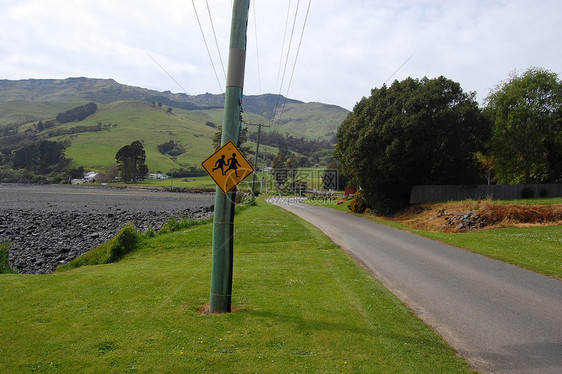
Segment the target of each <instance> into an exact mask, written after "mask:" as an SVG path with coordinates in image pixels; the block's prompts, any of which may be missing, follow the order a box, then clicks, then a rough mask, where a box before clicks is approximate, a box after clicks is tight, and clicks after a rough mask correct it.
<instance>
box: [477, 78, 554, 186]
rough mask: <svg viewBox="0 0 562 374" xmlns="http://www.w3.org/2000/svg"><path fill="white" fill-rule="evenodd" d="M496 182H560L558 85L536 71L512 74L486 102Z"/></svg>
mask: <svg viewBox="0 0 562 374" xmlns="http://www.w3.org/2000/svg"><path fill="white" fill-rule="evenodd" d="M485 113H486V114H487V115H488V117H489V118H490V120H491V121H492V122H493V124H494V133H493V138H492V141H491V150H492V154H493V156H494V160H495V165H494V171H495V173H496V179H497V181H498V182H499V183H531V182H535V183H536V182H538V183H541V182H557V183H560V182H561V181H562V82H561V81H560V79H559V78H558V75H557V74H555V73H553V72H551V71H548V70H545V69H539V68H530V69H528V70H526V71H525V72H523V73H522V74H519V75H518V74H516V73H513V74H512V75H511V76H510V78H509V79H508V80H507V81H505V82H502V83H500V84H499V85H498V86H497V87H496V89H495V90H494V91H492V93H491V94H490V95H489V96H488V98H487V106H486V109H485Z"/></svg>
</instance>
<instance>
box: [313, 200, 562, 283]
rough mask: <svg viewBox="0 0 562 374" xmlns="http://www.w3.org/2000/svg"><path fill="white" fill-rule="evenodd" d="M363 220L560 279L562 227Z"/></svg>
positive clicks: (332, 204)
mask: <svg viewBox="0 0 562 374" xmlns="http://www.w3.org/2000/svg"><path fill="white" fill-rule="evenodd" d="M561 202H562V198H543V199H526V200H506V201H496V203H499V204H509V203H516V204H560V203H561ZM308 203H310V204H314V205H324V206H327V207H330V208H333V209H338V210H341V211H344V212H347V213H350V214H352V213H351V211H350V210H349V209H348V208H347V205H348V203H347V202H346V203H344V204H341V205H337V204H336V203H335V201H317V202H314V201H310V202H308ZM364 217H366V218H368V219H371V220H374V221H376V222H379V223H382V224H385V225H389V226H392V227H395V228H397V229H401V230H407V231H410V232H412V233H414V234H417V235H420V236H425V237H428V238H431V239H436V240H439V241H441V242H443V243H447V244H451V245H454V246H457V247H460V248H464V249H468V250H470V251H472V252H475V253H480V254H482V255H485V256H489V257H492V258H495V259H498V260H501V261H505V262H509V263H511V264H514V265H517V266H520V267H524V268H526V269H530V270H533V271H536V272H539V273H542V274H546V275H550V276H554V277H559V278H561V277H562V225H558V226H532V227H508V228H500V229H490V230H483V231H478V232H464V233H436V232H431V231H425V230H416V229H412V228H409V227H407V226H406V225H404V224H401V223H400V222H396V221H389V220H385V219H381V218H380V217H377V218H375V217H372V216H367V215H364Z"/></svg>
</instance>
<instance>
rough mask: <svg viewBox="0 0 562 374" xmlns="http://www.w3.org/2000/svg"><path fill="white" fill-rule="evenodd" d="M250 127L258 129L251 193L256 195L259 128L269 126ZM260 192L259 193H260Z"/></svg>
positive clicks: (260, 124)
mask: <svg viewBox="0 0 562 374" xmlns="http://www.w3.org/2000/svg"><path fill="white" fill-rule="evenodd" d="M248 125H250V126H257V127H258V139H257V142H256V159H255V161H254V168H255V169H256V171H255V172H254V176H253V180H252V193H253V194H254V195H256V174H257V173H258V154H259V151H260V135H261V128H262V127H269V126H270V125H264V124H263V123H258V124H254V123H249V124H248ZM260 192H261V191H260Z"/></svg>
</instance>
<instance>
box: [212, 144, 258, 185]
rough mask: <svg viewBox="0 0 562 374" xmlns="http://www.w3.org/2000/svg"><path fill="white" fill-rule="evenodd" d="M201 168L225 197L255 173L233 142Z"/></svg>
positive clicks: (222, 148)
mask: <svg viewBox="0 0 562 374" xmlns="http://www.w3.org/2000/svg"><path fill="white" fill-rule="evenodd" d="M201 166H203V169H205V171H206V172H207V174H209V175H210V176H211V178H213V180H214V181H215V183H216V184H217V186H219V188H220V189H221V191H222V192H223V193H224V194H225V195H226V194H227V193H229V192H230V191H232V190H233V189H234V187H236V185H238V183H240V182H242V181H243V180H244V179H245V178H246V177H247V176H248V175H250V174H252V173H253V172H254V167H253V166H252V165H251V164H250V163H249V162H248V160H246V157H244V155H243V154H242V152H240V150H239V149H238V147H236V145H235V144H234V143H233V142H232V141H228V142H227V143H225V144H224V145H223V146H222V147H220V148H219V149H217V151H216V152H215V153H213V154H212V155H210V156H209V157H207V159H206V160H205V161H203V162H202V163H201Z"/></svg>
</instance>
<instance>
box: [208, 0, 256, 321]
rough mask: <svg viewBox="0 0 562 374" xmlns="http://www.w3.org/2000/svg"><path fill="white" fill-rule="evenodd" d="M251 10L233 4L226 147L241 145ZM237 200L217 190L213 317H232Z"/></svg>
mask: <svg viewBox="0 0 562 374" xmlns="http://www.w3.org/2000/svg"><path fill="white" fill-rule="evenodd" d="M249 8H250V0H234V5H233V7H232V24H231V28H230V50H229V55H228V73H227V77H226V92H225V100H224V114H223V123H222V136H221V145H224V144H225V143H226V142H228V141H229V140H232V141H233V142H234V143H238V141H239V137H240V113H241V106H242V89H243V87H244V67H245V63H246V29H247V27H248V10H249ZM234 199H235V192H230V193H228V195H225V194H223V193H222V191H221V190H220V189H219V188H218V187H217V190H216V192H215V212H214V218H213V225H214V226H213V265H212V274H211V296H210V299H209V312H210V313H229V312H230V311H231V298H232V264H233V262H232V253H233V245H232V239H233V235H234Z"/></svg>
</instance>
